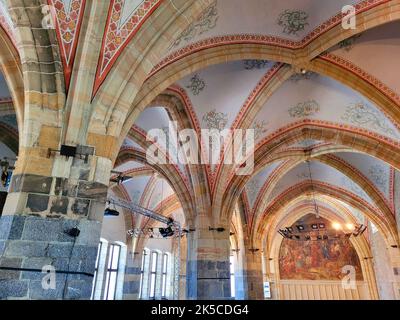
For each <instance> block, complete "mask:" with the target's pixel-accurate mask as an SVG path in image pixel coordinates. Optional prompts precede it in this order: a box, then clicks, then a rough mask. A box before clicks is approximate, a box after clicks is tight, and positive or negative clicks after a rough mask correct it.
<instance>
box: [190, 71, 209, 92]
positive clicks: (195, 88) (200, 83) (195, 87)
mask: <svg viewBox="0 0 400 320" xmlns="http://www.w3.org/2000/svg"><path fill="white" fill-rule="evenodd" d="M186 88H187V89H189V90H190V91H191V92H192V94H193V95H195V96H198V95H199V94H200V92H202V91H203V90H204V89H205V88H206V82H205V81H204V80H203V79H201V78H200V76H199V75H198V74H195V75H194V76H193V77H192V78H191V79H190V84H188V85H187V86H186Z"/></svg>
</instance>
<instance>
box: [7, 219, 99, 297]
mask: <svg viewBox="0 0 400 320" xmlns="http://www.w3.org/2000/svg"><path fill="white" fill-rule="evenodd" d="M74 227H78V228H79V229H80V235H79V236H78V237H76V238H74V237H71V236H69V235H68V234H66V233H65V232H66V231H67V230H69V229H71V228H74ZM100 231H101V223H100V222H97V221H90V220H86V219H84V220H72V219H58V218H56V219H55V218H42V217H35V216H26V215H13V216H3V217H1V218H0V299H40V300H43V299H90V295H91V290H92V282H93V274H94V268H95V261H96V255H97V247H98V243H99V239H100ZM46 266H51V267H54V270H55V271H56V272H55V288H54V289H51V288H50V289H47V288H46V287H45V286H43V284H42V282H43V279H46V278H49V276H48V275H47V274H46V273H43V272H42V270H43V267H46Z"/></svg>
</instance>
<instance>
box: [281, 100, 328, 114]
mask: <svg viewBox="0 0 400 320" xmlns="http://www.w3.org/2000/svg"><path fill="white" fill-rule="evenodd" d="M320 109H321V108H320V106H319V104H318V102H317V101H315V100H307V101H305V102H300V103H298V104H297V105H296V106H294V107H292V108H290V109H289V115H290V116H291V117H292V118H305V117H310V116H314V115H316V114H317V113H318V112H319V111H320Z"/></svg>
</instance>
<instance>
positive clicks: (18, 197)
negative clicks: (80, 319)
mask: <svg viewBox="0 0 400 320" xmlns="http://www.w3.org/2000/svg"><path fill="white" fill-rule="evenodd" d="M32 149H34V148H32ZM32 151H33V152H32V154H34V155H32V154H30V153H29V152H28V151H26V152H25V151H24V152H21V153H22V154H20V158H19V160H18V163H17V167H16V170H15V173H14V176H13V179H12V182H11V187H10V193H9V196H8V198H7V202H6V205H5V207H4V212H3V216H2V217H1V218H0V299H15V298H18V299H89V298H90V295H91V290H92V282H93V274H94V271H95V262H96V255H97V248H98V244H99V239H100V231H101V225H102V219H103V214H104V204H105V200H106V196H107V189H108V180H109V173H110V169H111V165H112V164H111V161H110V160H108V159H105V158H101V157H96V156H90V157H89V159H88V161H86V162H85V160H83V159H82V160H81V159H78V158H71V157H70V158H66V157H62V156H59V155H52V156H51V157H50V158H49V157H47V153H46V152H42V150H32ZM73 228H78V229H79V230H80V234H79V235H77V236H73V235H71V234H70V231H71V230H72V229H73ZM48 266H51V268H54V270H55V286H54V287H53V286H51V284H50V285H49V286H47V287H46V285H43V279H44V278H45V276H46V274H45V273H42V272H41V271H42V269H43V268H46V267H47V268H48ZM50 278H51V277H50ZM48 284H49V283H48Z"/></svg>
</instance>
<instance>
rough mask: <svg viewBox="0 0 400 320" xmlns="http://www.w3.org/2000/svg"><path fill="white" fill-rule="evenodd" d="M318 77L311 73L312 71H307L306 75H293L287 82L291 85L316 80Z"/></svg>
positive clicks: (316, 74)
mask: <svg viewBox="0 0 400 320" xmlns="http://www.w3.org/2000/svg"><path fill="white" fill-rule="evenodd" d="M318 76H319V75H318V73H315V72H312V71H307V72H306V73H301V72H299V73H295V74H294V75H292V76H291V77H290V78H289V81H291V82H293V83H298V82H299V81H302V80H312V79H315V78H317V77H318Z"/></svg>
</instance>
